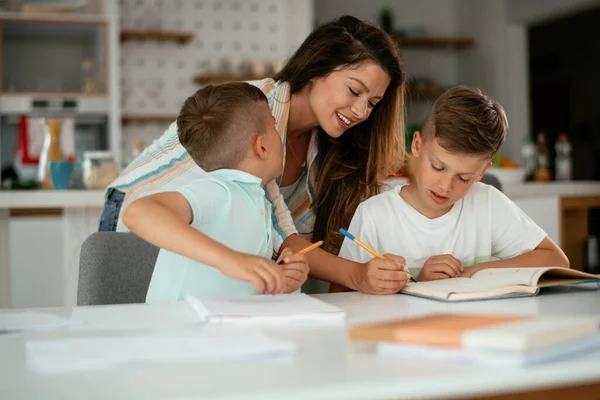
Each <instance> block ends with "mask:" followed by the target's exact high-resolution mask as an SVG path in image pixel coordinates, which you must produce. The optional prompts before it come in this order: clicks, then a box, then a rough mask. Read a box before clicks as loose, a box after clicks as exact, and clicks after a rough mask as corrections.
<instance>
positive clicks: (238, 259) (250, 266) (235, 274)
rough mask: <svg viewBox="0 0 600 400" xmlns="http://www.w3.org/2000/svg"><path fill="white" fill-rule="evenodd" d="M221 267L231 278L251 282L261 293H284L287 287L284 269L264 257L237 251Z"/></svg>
mask: <svg viewBox="0 0 600 400" xmlns="http://www.w3.org/2000/svg"><path fill="white" fill-rule="evenodd" d="M219 269H220V270H221V272H222V273H223V274H225V275H227V276H228V277H230V278H233V279H239V280H242V281H247V282H251V283H252V284H254V286H256V290H257V292H258V293H259V294H261V293H266V294H277V293H283V291H284V289H285V282H284V275H283V271H282V269H281V268H280V267H279V266H277V265H275V263H274V262H273V261H272V260H268V259H266V258H264V257H259V256H253V255H250V254H244V253H240V252H237V251H235V252H233V254H232V257H231V258H228V260H227V261H226V262H224V263H223V264H222V265H221V266H220V267H219Z"/></svg>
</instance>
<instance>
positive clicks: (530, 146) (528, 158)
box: [521, 135, 537, 181]
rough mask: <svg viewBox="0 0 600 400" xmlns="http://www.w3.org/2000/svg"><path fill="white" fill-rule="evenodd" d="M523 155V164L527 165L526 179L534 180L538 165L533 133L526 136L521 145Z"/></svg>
mask: <svg viewBox="0 0 600 400" xmlns="http://www.w3.org/2000/svg"><path fill="white" fill-rule="evenodd" d="M521 155H522V156H523V164H524V166H525V180H526V181H533V178H534V176H535V167H536V165H537V151H536V149H535V144H534V143H533V138H532V137H531V135H527V136H526V137H525V141H524V142H523V146H522V147H521Z"/></svg>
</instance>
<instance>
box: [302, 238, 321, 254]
mask: <svg viewBox="0 0 600 400" xmlns="http://www.w3.org/2000/svg"><path fill="white" fill-rule="evenodd" d="M321 245H323V241H322V240H319V241H318V242H316V243H313V244H311V245H310V246H306V247H305V248H303V249H302V250H300V251H299V252H298V254H304V253H308V252H309V251H311V250H314V249H316V248H317V247H321Z"/></svg>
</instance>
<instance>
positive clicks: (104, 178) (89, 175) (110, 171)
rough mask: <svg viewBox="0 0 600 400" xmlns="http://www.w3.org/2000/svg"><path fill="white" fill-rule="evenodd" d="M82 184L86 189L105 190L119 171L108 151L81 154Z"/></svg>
mask: <svg viewBox="0 0 600 400" xmlns="http://www.w3.org/2000/svg"><path fill="white" fill-rule="evenodd" d="M82 169H83V171H82V172H83V184H84V185H85V187H86V188H88V189H106V188H107V187H108V185H110V184H111V183H112V181H114V180H115V178H116V177H117V175H118V173H119V171H118V169H117V165H116V164H115V160H114V157H113V154H112V153H111V152H110V151H86V152H84V153H83V163H82Z"/></svg>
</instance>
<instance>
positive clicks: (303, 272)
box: [277, 247, 309, 293]
mask: <svg viewBox="0 0 600 400" xmlns="http://www.w3.org/2000/svg"><path fill="white" fill-rule="evenodd" d="M280 263H281V264H280ZM277 264H280V265H279V266H280V267H281V268H282V270H283V277H284V279H283V280H284V289H283V292H284V293H292V292H295V291H296V290H298V289H300V288H301V287H302V285H303V284H304V282H306V279H307V278H308V271H309V268H308V261H307V260H306V256H305V255H304V254H297V253H294V252H293V251H292V249H290V248H289V247H286V248H285V249H283V251H282V252H281V253H280V254H279V257H278V258H277Z"/></svg>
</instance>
